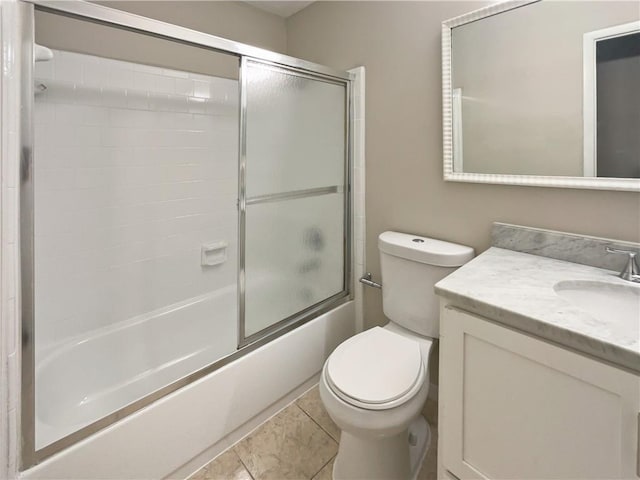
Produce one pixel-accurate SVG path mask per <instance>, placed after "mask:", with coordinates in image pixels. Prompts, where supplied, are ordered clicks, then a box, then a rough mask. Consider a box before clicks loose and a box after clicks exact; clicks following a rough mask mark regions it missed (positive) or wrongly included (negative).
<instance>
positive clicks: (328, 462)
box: [311, 453, 338, 480]
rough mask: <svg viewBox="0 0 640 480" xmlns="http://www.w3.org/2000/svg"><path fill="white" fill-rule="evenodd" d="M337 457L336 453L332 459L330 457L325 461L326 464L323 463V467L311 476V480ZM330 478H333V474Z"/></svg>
mask: <svg viewBox="0 0 640 480" xmlns="http://www.w3.org/2000/svg"><path fill="white" fill-rule="evenodd" d="M337 456H338V454H337V453H336V454H335V455H334V456H333V457H331V458H330V459H329V460H327V463H325V464H324V465H322V467H320V470H318V471H317V472H316V473H314V474H313V475H311V480H313V479H314V478H316V476H317V475H318V474H319V473H320V472H321V471H322V469H323V468H324V467H326V466H327V465H329V464H330V463H331V461H332V460H333V459H334V458H336V457H337ZM331 478H333V472H332V474H331Z"/></svg>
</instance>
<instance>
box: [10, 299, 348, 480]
mask: <svg viewBox="0 0 640 480" xmlns="http://www.w3.org/2000/svg"><path fill="white" fill-rule="evenodd" d="M217 293H218V295H213V296H207V297H199V298H198V299H192V301H190V302H186V304H185V305H182V306H178V307H176V308H173V309H169V310H167V311H165V312H154V314H153V315H148V316H145V317H144V318H139V319H137V320H136V321H133V322H127V324H126V325H119V326H117V327H112V328H111V329H110V330H105V331H103V332H101V333H100V334H99V335H93V336H91V337H88V338H85V339H83V340H81V341H75V342H73V344H70V345H66V346H65V347H64V348H61V349H59V350H57V351H56V352H54V353H52V354H51V355H50V356H48V357H47V358H46V359H44V360H43V361H42V362H41V363H40V364H39V365H38V366H37V370H36V375H37V376H38V382H39V383H38V385H39V386H40V387H39V392H37V398H38V399H40V398H42V399H46V400H47V401H46V402H40V401H37V411H38V414H37V415H38V418H37V428H39V429H41V430H39V432H40V433H42V437H41V438H42V439H46V438H49V439H51V438H54V437H59V436H60V434H61V433H62V434H64V432H66V433H69V432H71V431H73V430H76V429H77V428H78V426H82V425H84V424H87V423H89V422H90V421H92V420H93V419H94V418H95V417H96V416H102V415H104V414H105V413H110V412H111V411H113V410H114V409H115V408H119V406H122V405H124V404H126V403H128V402H130V401H132V400H135V399H136V398H139V397H140V396H141V395H143V394H144V393H148V391H149V390H151V389H153V388H156V387H162V386H164V385H166V384H167V383H168V382H170V381H171V379H176V378H179V377H181V376H183V375H184V374H188V373H190V372H192V371H193V370H194V369H196V368H197V366H199V365H205V364H208V363H211V361H214V360H215V359H217V358H220V354H221V352H225V349H226V348H229V342H228V339H229V338H232V339H233V342H232V343H231V345H232V347H231V348H232V350H231V351H233V350H235V341H236V331H235V329H236V323H235V321H233V322H231V321H229V322H228V323H229V325H231V327H232V330H231V331H228V332H226V333H223V332H221V330H220V328H221V326H220V325H215V322H214V321H213V319H215V318H218V317H217V316H212V315H211V314H210V312H211V308H212V307H214V308H235V307H234V305H235V302H236V299H235V290H234V289H229V290H228V291H226V292H225V294H221V292H217ZM229 299H232V300H233V301H232V302H229V301H228V300H229ZM229 304H231V306H230V305H229ZM223 306H226V307H223ZM174 307H175V306H174ZM196 313H197V314H196ZM354 317H355V307H354V302H347V303H345V304H343V305H341V306H340V307H337V308H336V309H334V310H332V311H330V312H328V313H326V314H324V315H321V316H319V317H318V318H316V319H314V320H312V321H310V322H308V323H306V324H304V325H302V326H301V327H298V328H296V329H294V330H292V331H291V332H289V333H287V334H285V335H283V336H281V337H279V338H277V339H275V340H273V341H271V342H269V343H267V344H266V345H264V346H262V347H260V348H258V349H256V350H254V351H252V352H250V353H248V354H246V355H244V356H242V357H240V358H239V359H237V360H235V361H233V362H231V363H229V364H227V365H225V366H224V367H222V368H220V369H218V370H216V371H214V372H212V373H210V374H209V375H207V376H205V377H203V378H201V379H199V380H197V381H195V382H193V383H191V384H189V385H187V386H186V387H184V388H181V389H179V390H177V391H175V392H173V393H171V394H169V395H167V396H166V397H163V398H161V399H160V400H158V401H156V402H154V403H152V404H151V405H149V406H147V407H145V408H143V409H141V410H139V411H137V412H135V413H134V414H132V415H129V416H127V417H125V418H123V419H122V420H120V421H119V422H116V423H114V424H113V425H111V426H110V427H108V428H105V429H103V430H101V431H99V432H97V433H95V434H93V435H91V436H89V437H87V438H86V439H84V440H82V441H80V442H78V443H77V444H75V445H74V446H72V447H70V448H67V449H66V450H63V451H61V452H60V453H58V454H56V455H54V456H52V457H50V458H48V459H47V460H45V461H44V462H42V463H41V464H39V465H37V466H35V467H33V468H31V469H29V470H26V471H24V472H22V473H21V475H20V478H25V479H32V478H33V479H36V478H38V479H45V478H47V479H60V478H65V479H97V478H101V479H106V478H111V479H129V478H131V479H134V478H135V479H160V478H164V477H166V476H168V475H170V474H171V473H172V472H175V471H180V472H183V473H184V472H186V471H188V469H189V468H192V466H200V465H198V464H197V462H198V461H200V462H205V460H206V459H207V455H208V454H213V453H215V452H217V451H219V450H220V448H221V447H220V445H223V444H225V442H227V443H228V442H229V438H232V437H234V435H235V438H237V435H238V432H242V431H246V429H247V428H248V427H247V425H255V423H256V421H259V420H261V419H262V418H263V417H264V418H266V417H265V415H267V413H272V412H273V409H274V406H278V405H279V402H282V401H283V399H286V398H288V397H287V396H288V395H289V396H290V393H291V392H293V391H296V389H299V388H300V386H302V385H305V384H308V382H309V380H310V379H313V378H314V377H315V376H316V375H317V374H318V373H319V372H320V369H321V368H322V365H323V363H324V361H325V359H326V358H327V356H328V355H329V354H330V353H331V351H333V349H334V348H335V347H336V346H337V345H338V344H339V343H340V342H342V341H344V340H345V339H346V338H348V337H349V336H351V335H353V334H354V324H355V318H354ZM232 318H234V319H235V316H234V317H232ZM199 322H205V325H202V324H200V323H199ZM207 322H210V323H211V324H209V323H207ZM191 328H194V329H195V328H198V329H202V330H195V331H196V332H202V331H207V332H212V334H211V335H207V334H205V335H202V334H200V335H195V336H193V335H191V336H189V335H186V336H185V335H183V333H184V331H190V330H191ZM213 332H215V335H214V334H213ZM148 335H152V336H153V337H154V338H153V340H152V341H150V340H149V337H148ZM143 339H144V342H142V340H143ZM142 344H153V345H154V347H153V348H152V350H147V351H144V352H140V351H139V349H140V345H142ZM167 352H169V353H168V354H167ZM194 352H195V353H194ZM91 365H95V366H93V367H91V368H87V366H91ZM134 371H135V372H136V374H135V375H134V376H133V377H132V375H131V373H132V372H134ZM78 375H85V376H86V377H87V378H83V379H82V381H79V379H78ZM85 381H86V382H87V383H88V384H89V385H91V388H90V390H91V391H89V392H87V391H78V390H77V388H78V384H82V383H83V382H85ZM243 429H244V430H243ZM47 435H48V437H47ZM39 443H41V442H39ZM203 452H205V453H203ZM212 452H213V453H212ZM194 459H195V460H194ZM194 462H195V463H194ZM185 465H186V466H185ZM185 469H186V470H185Z"/></svg>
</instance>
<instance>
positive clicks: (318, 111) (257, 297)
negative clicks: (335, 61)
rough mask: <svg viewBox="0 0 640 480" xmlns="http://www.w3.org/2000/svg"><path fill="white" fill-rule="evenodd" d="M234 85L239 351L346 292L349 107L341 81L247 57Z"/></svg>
mask: <svg viewBox="0 0 640 480" xmlns="http://www.w3.org/2000/svg"><path fill="white" fill-rule="evenodd" d="M241 81H242V99H241V102H242V106H243V119H242V126H241V128H242V129H243V133H244V136H243V139H244V142H243V144H242V149H243V151H242V158H241V173H240V176H241V185H240V190H241V192H242V191H244V192H245V196H244V198H245V200H244V201H243V200H242V198H241V205H240V207H241V225H240V235H241V236H244V249H242V246H241V252H240V262H241V265H240V269H241V272H240V280H239V281H240V345H243V344H246V343H250V342H251V341H253V340H254V339H255V338H257V337H261V336H262V335H264V334H266V333H268V332H269V331H271V330H274V329H276V328H278V327H280V326H281V325H282V324H283V323H286V322H287V321H294V320H295V319H296V318H297V317H299V316H300V315H302V314H304V313H305V312H306V311H308V310H310V309H313V308H314V307H319V306H321V305H322V304H323V303H324V302H327V301H329V299H331V298H332V297H334V296H336V295H340V294H342V293H343V292H344V291H345V290H346V286H345V283H346V282H345V276H346V275H345V265H346V262H345V258H346V254H347V251H346V248H347V245H346V241H345V238H346V229H345V226H346V220H347V218H346V217H347V212H348V208H346V207H347V206H348V205H347V203H346V202H347V198H348V196H347V190H348V187H347V186H348V176H347V173H346V172H347V171H348V170H347V164H348V152H347V111H346V105H348V102H347V88H346V85H345V82H338V81H334V80H332V79H330V78H326V77H322V76H318V75H310V74H307V73H302V72H299V71H297V70H294V69H291V68H282V67H280V66H273V65H270V64H268V63H264V62H258V61H255V60H250V59H246V58H245V59H244V61H243V65H242V80H241ZM241 197H242V195H241ZM241 245H242V244H241ZM243 307H244V308H243Z"/></svg>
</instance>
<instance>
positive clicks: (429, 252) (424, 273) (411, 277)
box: [319, 232, 474, 480]
mask: <svg viewBox="0 0 640 480" xmlns="http://www.w3.org/2000/svg"><path fill="white" fill-rule="evenodd" d="M378 249H379V251H380V263H381V270H382V284H383V286H382V305H383V311H384V314H385V316H386V317H387V318H388V319H389V322H388V323H387V324H386V325H385V326H384V327H374V328H372V329H370V330H366V331H364V332H362V333H359V334H358V335H355V336H353V337H351V338H349V339H348V340H346V341H344V342H343V343H342V344H340V345H339V346H338V347H337V348H336V349H335V350H334V351H333V353H332V354H331V355H330V356H329V358H328V359H327V361H326V362H325V364H324V367H323V369H322V375H321V379H320V386H319V388H320V398H321V399H322V402H323V404H324V406H325V408H326V410H327V412H328V413H329V415H330V416H331V418H332V419H333V420H334V422H335V423H336V424H337V425H338V427H340V429H341V430H342V434H341V438H340V446H339V449H338V455H337V457H336V460H335V463H334V467H333V478H334V479H335V480H343V479H367V480H377V479H394V480H401V479H402V480H404V479H406V480H409V479H413V478H415V477H416V476H417V474H418V470H419V468H420V465H421V464H422V461H423V459H424V457H425V454H426V452H427V450H428V448H429V446H430V439H431V434H430V429H429V425H428V423H427V422H426V420H425V419H424V417H423V416H422V415H420V412H421V410H422V408H423V406H424V403H425V401H426V399H427V394H428V393H429V354H430V352H431V348H432V346H433V343H434V341H435V340H434V339H436V338H438V336H439V331H440V326H439V320H438V315H439V314H438V311H439V302H438V299H437V297H436V295H435V293H434V291H433V287H434V285H435V284H436V283H437V282H438V281H439V280H440V279H442V278H444V277H445V276H447V275H448V274H449V273H451V272H453V271H454V270H455V269H456V268H457V267H459V266H461V265H463V264H465V263H466V262H468V261H469V260H471V259H472V258H473V256H474V252H473V249H472V248H470V247H465V246H462V245H456V244H453V243H449V242H443V241H441V240H434V239H431V238H424V237H419V236H416V235H409V234H405V233H398V232H384V233H382V234H381V235H380V237H379V238H378Z"/></svg>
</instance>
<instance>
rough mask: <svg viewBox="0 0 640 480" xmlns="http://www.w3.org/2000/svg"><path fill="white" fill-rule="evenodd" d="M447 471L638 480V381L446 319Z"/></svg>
mask: <svg viewBox="0 0 640 480" xmlns="http://www.w3.org/2000/svg"><path fill="white" fill-rule="evenodd" d="M441 331H442V337H441V348H442V350H443V357H442V358H443V363H441V368H443V375H442V377H443V378H442V382H441V395H442V398H441V401H442V402H443V403H444V404H445V405H446V410H445V412H446V413H445V417H444V425H443V430H444V432H443V433H444V435H445V437H444V438H445V439H446V440H445V444H444V452H443V459H444V462H445V464H446V467H447V468H448V469H449V470H451V472H452V473H454V474H455V475H457V476H459V477H461V478H492V479H494V478H495V479H499V478H505V479H506V478H511V479H512V478H518V479H522V480H524V479H564V478H567V479H568V478H580V479H602V478H608V479H620V478H635V463H636V441H637V440H636V434H637V425H636V421H635V419H636V415H637V411H638V405H639V396H640V379H639V378H638V377H637V376H634V375H632V374H630V373H627V372H624V371H622V370H619V369H617V368H614V367H611V366H609V365H605V364H603V363H601V362H598V361H596V360H592V359H590V358H587V357H584V356H582V355H579V354H577V353H573V352H570V351H568V350H565V349H562V348H559V347H556V346H553V345H551V344H549V343H546V342H544V341H542V340H539V339H535V338H533V337H530V336H527V335H525V334H521V333H517V332H515V331H512V330H510V329H508V328H505V327H501V326H498V325H496V324H493V323H491V322H488V321H486V320H483V319H481V318H480V317H476V316H473V315H470V314H468V313H466V312H462V311H459V310H455V309H453V308H451V307H447V308H445V309H443V312H442V326H441Z"/></svg>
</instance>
